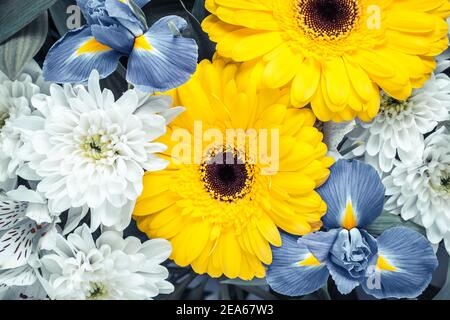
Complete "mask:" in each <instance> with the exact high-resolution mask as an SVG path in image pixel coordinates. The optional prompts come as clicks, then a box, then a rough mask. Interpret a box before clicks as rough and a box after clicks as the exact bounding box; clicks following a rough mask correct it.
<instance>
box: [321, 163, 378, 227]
mask: <svg viewBox="0 0 450 320" xmlns="http://www.w3.org/2000/svg"><path fill="white" fill-rule="evenodd" d="M317 191H318V192H319V194H320V195H321V196H322V199H323V200H324V201H325V202H326V203H327V206H328V209H327V214H326V215H325V216H324V217H323V223H324V226H325V227H326V228H330V229H332V228H340V227H344V228H346V229H351V228H354V227H359V228H363V227H365V226H367V225H369V224H371V223H372V222H373V221H374V220H375V219H376V218H377V217H378V216H379V215H380V214H381V212H382V210H383V205H384V193H385V187H384V186H383V184H382V182H381V179H380V177H379V176H378V174H377V172H376V170H375V169H374V168H373V167H371V166H370V165H368V164H365V163H362V162H360V161H356V160H353V161H349V160H339V161H338V162H337V163H336V164H335V165H333V166H332V167H331V174H330V178H329V179H328V180H327V182H326V183H325V184H324V185H323V186H322V187H320V188H319V189H318V190H317Z"/></svg>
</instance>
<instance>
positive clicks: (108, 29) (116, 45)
mask: <svg viewBox="0 0 450 320" xmlns="http://www.w3.org/2000/svg"><path fill="white" fill-rule="evenodd" d="M91 30H92V35H93V36H94V37H95V40H97V41H98V42H100V43H102V44H104V45H106V46H108V47H111V48H113V49H114V50H116V51H118V52H120V53H123V54H124V55H129V54H130V52H131V50H132V49H133V44H134V37H133V35H132V34H131V33H130V32H129V31H128V30H127V29H125V28H124V27H122V26H100V25H93V26H91Z"/></svg>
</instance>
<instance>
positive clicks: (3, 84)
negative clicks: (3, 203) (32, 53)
mask: <svg viewBox="0 0 450 320" xmlns="http://www.w3.org/2000/svg"><path fill="white" fill-rule="evenodd" d="M40 92H43V93H47V92H48V84H46V83H45V82H44V80H43V78H42V71H41V69H40V68H39V66H38V65H37V63H36V62H34V61H32V62H30V63H28V64H27V66H26V67H25V69H24V70H23V72H22V73H21V74H20V75H19V76H18V77H17V80H10V79H9V78H8V77H7V76H6V75H4V74H3V73H2V72H1V71H0V188H1V189H4V190H9V189H11V188H13V186H14V185H15V181H16V178H17V171H18V170H19V169H20V167H21V164H22V162H21V161H20V160H19V159H18V157H17V152H18V149H19V148H20V146H21V144H22V143H23V142H22V139H21V134H20V132H19V131H18V130H17V129H16V128H15V127H14V122H15V121H16V119H17V118H20V117H22V116H24V115H30V114H31V113H32V111H33V108H32V107H31V98H32V97H33V96H34V95H36V94H38V93H40Z"/></svg>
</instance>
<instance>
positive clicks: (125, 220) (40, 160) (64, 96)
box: [18, 71, 183, 231]
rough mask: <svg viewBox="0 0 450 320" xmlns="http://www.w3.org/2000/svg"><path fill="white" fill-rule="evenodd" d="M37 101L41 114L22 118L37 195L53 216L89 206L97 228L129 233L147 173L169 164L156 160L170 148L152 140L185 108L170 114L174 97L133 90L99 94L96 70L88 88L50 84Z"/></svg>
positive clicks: (24, 155) (23, 151)
mask: <svg viewBox="0 0 450 320" xmlns="http://www.w3.org/2000/svg"><path fill="white" fill-rule="evenodd" d="M32 103H33V105H34V107H36V109H37V110H38V111H39V112H40V115H33V116H29V117H23V118H21V119H20V120H21V121H20V123H19V125H18V126H19V127H20V128H21V130H22V131H23V132H24V134H26V136H27V139H28V140H27V141H26V143H25V145H24V146H23V147H22V148H21V150H20V156H21V157H22V159H23V160H25V161H27V163H26V165H27V167H28V170H27V172H35V174H36V177H35V179H37V180H41V181H40V182H39V184H38V186H37V190H38V191H39V192H42V193H43V194H44V195H45V197H46V198H48V199H49V206H50V208H51V210H53V211H65V210H67V209H69V208H77V207H84V208H87V207H88V208H90V209H91V228H92V230H95V229H97V228H98V226H99V225H104V226H106V227H114V228H115V229H117V230H119V231H120V230H123V229H124V228H126V227H127V226H128V224H129V222H130V219H131V212H132V210H133V207H134V202H135V200H136V198H137V197H138V196H139V195H140V194H141V192H142V188H143V185H142V177H143V175H144V170H147V171H157V170H162V169H164V168H165V167H166V165H167V161H165V160H163V159H161V158H159V157H157V156H156V155H155V153H158V152H162V151H165V150H166V146H165V145H163V144H161V143H157V142H152V141H154V140H155V139H157V138H159V137H160V136H162V135H163V134H165V132H166V125H167V124H168V122H169V121H171V120H172V119H173V118H174V117H176V116H177V115H178V114H179V113H180V112H181V111H183V108H171V104H172V100H171V98H170V97H167V96H148V95H144V94H141V93H139V92H137V91H135V90H128V91H127V92H125V93H124V94H123V95H122V96H121V97H120V98H119V99H118V100H117V101H116V100H115V99H114V95H113V93H112V92H111V91H109V90H107V89H105V90H103V91H102V90H101V89H100V84H99V75H98V72H97V71H94V72H93V73H92V74H91V76H90V78H89V83H88V87H87V88H86V87H84V86H81V85H77V86H74V87H72V86H70V85H66V86H64V88H62V87H60V86H57V85H52V86H51V88H50V95H37V96H35V97H34V98H33V99H32ZM26 178H27V179H31V178H33V177H32V176H28V177H26ZM81 218H82V217H77V219H75V220H77V221H78V222H79V221H80V220H81Z"/></svg>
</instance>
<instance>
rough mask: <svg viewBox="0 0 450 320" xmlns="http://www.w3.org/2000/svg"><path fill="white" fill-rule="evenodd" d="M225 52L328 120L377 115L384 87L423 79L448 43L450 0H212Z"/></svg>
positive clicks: (406, 86)
mask: <svg viewBox="0 0 450 320" xmlns="http://www.w3.org/2000/svg"><path fill="white" fill-rule="evenodd" d="M206 7H207V9H208V10H209V11H210V12H211V13H212V15H210V16H209V17H208V18H206V19H205V21H204V22H203V28H204V30H205V31H206V32H207V33H208V34H209V36H210V38H211V39H212V40H213V41H215V42H217V52H218V53H219V54H220V55H222V56H224V57H227V58H231V59H233V60H235V61H239V62H246V63H248V64H251V65H253V66H254V67H255V70H254V74H255V75H254V76H255V77H257V78H259V79H260V80H261V83H262V85H264V86H267V87H269V88H278V87H283V86H285V85H286V86H289V87H290V88H291V101H292V104H293V105H294V106H297V107H303V106H305V105H307V104H308V103H311V104H312V109H313V111H314V113H315V115H316V116H317V117H318V118H319V119H320V120H322V121H329V120H334V121H344V120H351V119H353V118H355V117H359V118H361V119H362V120H364V121H369V120H371V119H372V118H373V117H374V116H375V115H376V114H377V112H378V110H379V105H380V92H379V88H381V89H383V90H384V91H386V92H387V93H388V94H389V95H391V96H392V97H394V98H396V99H398V100H405V99H406V98H408V97H409V96H410V95H411V91H412V88H419V87H421V86H422V85H423V84H424V82H425V81H426V80H427V79H428V77H429V76H430V73H431V71H432V70H433V69H434V67H435V61H434V59H433V57H434V56H436V55H438V54H440V53H441V52H442V51H444V50H445V49H446V48H447V46H448V39H447V30H448V26H447V23H446V21H445V19H444V18H445V17H447V16H448V15H449V14H450V4H449V1H448V0H230V1H228V0H206Z"/></svg>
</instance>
